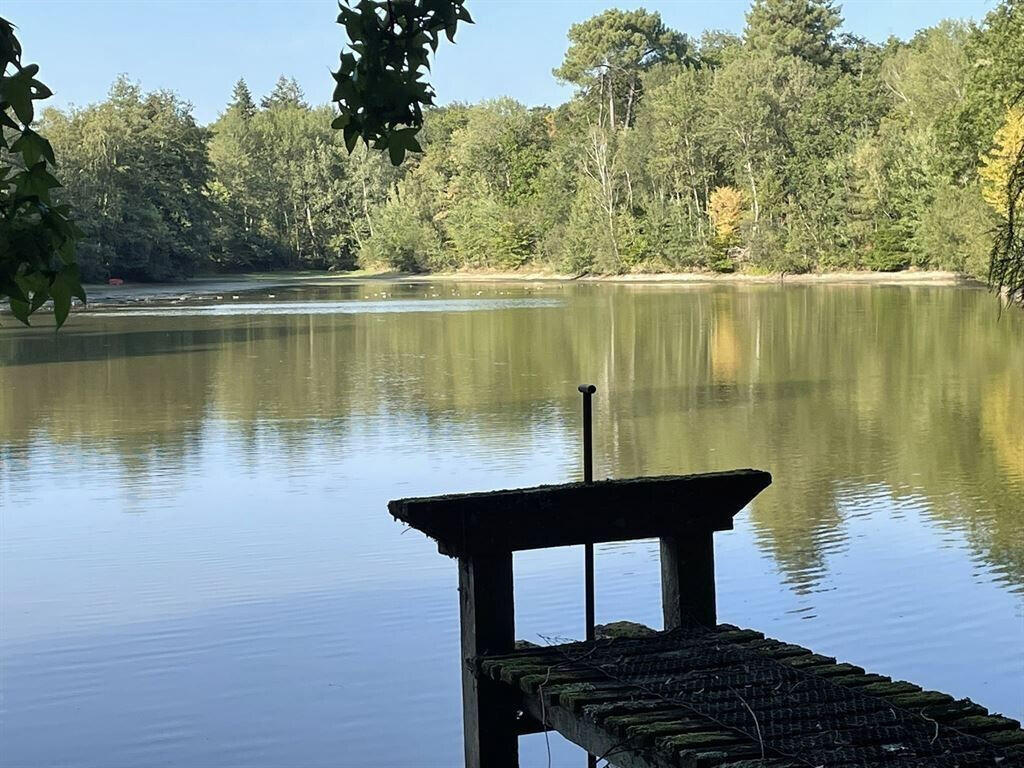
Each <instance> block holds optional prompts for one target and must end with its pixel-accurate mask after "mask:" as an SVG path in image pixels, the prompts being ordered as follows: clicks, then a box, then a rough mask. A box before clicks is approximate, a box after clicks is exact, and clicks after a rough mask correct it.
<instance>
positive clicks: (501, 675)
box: [388, 469, 1024, 768]
mask: <svg viewBox="0 0 1024 768" xmlns="http://www.w3.org/2000/svg"><path fill="white" fill-rule="evenodd" d="M770 483H771V475H769V474H768V473H767V472H763V471H759V470H753V469H740V470H734V471H731V472H715V473H709V474H702V475H678V476H669V477H650V478H631V479H625V480H604V481H599V482H596V483H569V484H566V485H555V486H540V487H537V488H525V489H514V490H505V491H494V492H490V493H471V494H456V495H448V496H435V497H429V498H413V499H399V500H396V501H392V502H391V503H390V504H389V505H388V506H389V509H390V511H391V514H392V515H393V516H394V517H395V518H396V519H398V520H400V521H401V522H403V523H405V524H407V525H410V526H412V527H413V528H417V529H418V530H421V531H423V532H424V533H426V534H427V535H428V536H430V537H432V538H433V539H435V540H436V541H437V544H438V549H439V551H440V552H441V553H442V554H445V555H448V556H449V557H454V558H457V559H458V564H459V602H460V620H461V625H462V631H461V645H462V650H461V657H462V662H463V663H462V693H463V696H462V702H463V732H464V737H465V755H466V766H467V768H516V766H518V765H519V747H518V737H519V736H520V735H522V734H525V733H531V732H537V731H544V730H556V731H558V732H559V733H561V734H562V735H563V736H565V737H566V738H567V739H569V740H570V741H572V742H574V743H576V744H578V745H580V746H581V747H583V748H584V749H585V750H587V752H588V753H589V754H590V755H591V756H593V757H592V758H591V759H590V760H589V764H590V765H591V766H593V765H596V764H597V760H596V759H595V758H604V760H606V761H608V762H609V763H610V764H612V765H616V766H621V768H669V766H672V767H673V768H683V767H685V768H797V767H798V766H810V767H811V768H854V767H855V766H856V767H861V768H868V767H871V768H875V767H877V768H947V767H948V768H954V767H956V768H974V767H975V766H977V767H978V768H981V767H982V766H984V767H985V768H1022V767H1024V731H1021V728H1020V724H1019V723H1018V722H1016V721H1014V720H1010V719H1008V718H1005V717H1001V716H999V715H993V714H990V713H989V712H988V711H987V710H986V709H984V708H983V707H981V706H979V705H978V704H975V703H974V702H971V701H968V700H966V699H960V700H957V699H954V698H953V697H952V696H949V695H947V694H944V693H938V692H935V691H925V690H922V689H921V688H920V687H919V686H917V685H914V684H912V683H907V682H902V681H893V680H891V679H890V678H888V677H883V676H882V675H876V674H870V673H868V672H865V671H864V670H863V669H861V668H860V667H857V666H854V665H852V664H844V663H838V662H837V661H836V660H835V659H833V658H829V657H826V656H822V655H819V654H816V653H814V652H812V651H810V650H808V649H806V648H801V647H799V646H796V645H790V644H787V643H783V642H780V641H778V640H772V639H770V638H765V637H764V636H763V635H761V634H760V633H758V632H755V631H752V630H748V629H738V628H737V627H734V626H731V625H728V624H721V623H719V622H718V614H717V606H716V597H715V573H714V571H715V556H714V544H713V536H714V534H715V533H716V532H718V531H727V530H730V529H731V528H732V527H733V517H734V516H735V515H736V514H737V513H738V512H739V511H740V510H741V509H742V508H743V507H744V506H745V505H746V504H748V503H749V502H750V501H751V500H752V499H753V498H754V497H755V496H756V495H757V494H758V493H760V492H761V491H762V490H764V489H765V488H767V487H768V485H769V484H770ZM645 538H658V539H659V540H660V551H661V598H662V615H663V618H664V627H665V631H663V632H654V631H653V630H649V629H647V628H641V627H639V625H633V626H632V628H631V629H632V631H625V632H624V631H623V630H626V629H629V627H627V626H626V625H624V624H622V623H620V624H619V625H618V626H615V627H613V629H615V630H617V631H614V632H611V633H610V634H609V632H607V631H606V633H605V637H602V636H600V635H598V636H597V637H596V639H594V640H591V641H589V642H582V643H568V644H564V645H552V646H547V647H536V646H534V647H523V645H522V644H521V643H516V641H515V610H514V595H513V578H512V564H513V559H512V556H513V553H514V552H518V551H522V550H528V549H541V548H546V547H561V546H572V545H580V544H595V543H601V542H608V541H629V540H634V539H645ZM864 631H865V632H869V631H870V628H869V627H866V628H865V630H864Z"/></svg>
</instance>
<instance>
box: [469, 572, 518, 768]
mask: <svg viewBox="0 0 1024 768" xmlns="http://www.w3.org/2000/svg"><path fill="white" fill-rule="evenodd" d="M459 605H460V618H461V623H462V721H463V722H462V727H463V734H464V737H465V746H466V768H518V765H519V741H518V736H517V734H516V719H515V714H516V707H515V702H514V701H513V700H512V699H511V695H510V693H509V692H506V691H503V690H502V689H501V686H499V685H498V684H497V683H496V682H495V681H493V680H490V679H489V678H486V677H481V676H478V674H477V669H476V659H477V657H479V656H480V655H481V654H484V653H511V652H512V651H513V650H514V649H515V609H514V606H513V593H512V553H511V552H498V553H487V554H479V555H474V556H472V557H460V558H459Z"/></svg>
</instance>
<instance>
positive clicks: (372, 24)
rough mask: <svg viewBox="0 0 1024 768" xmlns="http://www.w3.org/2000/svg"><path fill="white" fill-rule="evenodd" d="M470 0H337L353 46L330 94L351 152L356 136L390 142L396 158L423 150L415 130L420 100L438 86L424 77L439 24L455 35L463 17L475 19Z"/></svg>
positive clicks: (427, 100)
mask: <svg viewBox="0 0 1024 768" xmlns="http://www.w3.org/2000/svg"><path fill="white" fill-rule="evenodd" d="M464 3H465V0H358V2H356V3H355V4H354V6H353V3H352V0H342V2H340V3H339V6H340V13H339V14H338V23H339V24H341V25H343V26H344V27H345V31H346V33H347V34H348V40H349V44H348V47H349V49H350V50H349V51H343V52H342V54H341V65H340V66H339V67H338V71H337V72H335V73H334V80H335V82H336V83H337V84H336V85H335V88H334V97H333V100H334V102H335V104H337V107H338V116H337V117H336V118H335V119H334V122H333V123H332V125H333V127H334V128H338V129H341V130H342V132H343V135H344V137H345V146H346V147H347V148H348V151H349V152H352V151H353V150H354V149H355V146H356V142H358V141H359V139H362V140H363V144H364V146H372V147H373V148H374V149H386V150H387V151H388V155H389V156H390V158H391V162H392V163H394V164H395V165H398V164H399V163H401V162H402V160H403V158H404V157H405V153H406V151H407V150H411V151H413V152H421V151H422V148H421V147H420V144H419V142H418V141H417V140H416V134H417V133H419V131H420V129H421V128H422V127H423V108H424V107H427V106H430V105H432V104H433V103H434V91H433V89H432V88H431V87H430V84H429V83H427V82H425V81H424V80H423V75H424V72H425V70H426V69H427V68H428V66H429V56H430V52H431V51H437V45H438V43H439V42H440V40H441V32H444V33H445V35H446V36H447V37H448V39H449V40H450V41H452V42H454V41H455V30H456V29H457V28H458V25H459V23H460V22H462V23H464V24H472V23H473V19H472V18H471V17H470V15H469V11H467V10H466V9H465V7H464Z"/></svg>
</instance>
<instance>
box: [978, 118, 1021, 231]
mask: <svg viewBox="0 0 1024 768" xmlns="http://www.w3.org/2000/svg"><path fill="white" fill-rule="evenodd" d="M993 144H994V146H993V148H992V150H991V151H990V152H989V153H988V154H987V155H984V156H983V157H982V158H981V167H980V168H978V175H979V176H981V194H982V196H983V197H984V198H985V202H986V203H988V204H989V205H991V206H992V207H993V208H994V209H995V210H996V212H997V213H998V214H999V215H1000V216H1006V214H1007V212H1008V207H1007V199H1006V195H1007V189H1008V187H1009V182H1010V173H1011V171H1012V169H1013V167H1014V165H1015V164H1016V162H1017V158H1018V157H1019V156H1020V153H1021V152H1022V151H1024V105H1017V106H1014V107H1011V108H1010V109H1008V110H1007V111H1006V120H1005V121H1004V122H1003V125H1002V127H1000V128H999V130H997V131H996V135H995V140H994V142H993Z"/></svg>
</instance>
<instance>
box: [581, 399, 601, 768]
mask: <svg viewBox="0 0 1024 768" xmlns="http://www.w3.org/2000/svg"><path fill="white" fill-rule="evenodd" d="M578 389H579V391H580V393H581V394H582V395H583V482H584V483H592V482H594V409H593V398H594V393H595V392H597V387H595V386H594V385H593V384H580V385H579V387H578ZM583 583H584V595H585V598H584V599H585V602H586V616H587V619H586V623H587V627H586V631H587V640H588V641H591V640H595V639H596V638H597V633H596V631H595V629H594V626H595V622H596V619H595V611H594V545H593V544H591V543H589V542H588V543H587V544H584V545H583ZM587 768H597V757H596V756H595V755H591V754H587Z"/></svg>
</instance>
